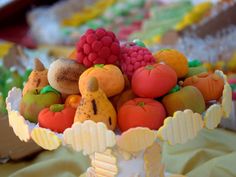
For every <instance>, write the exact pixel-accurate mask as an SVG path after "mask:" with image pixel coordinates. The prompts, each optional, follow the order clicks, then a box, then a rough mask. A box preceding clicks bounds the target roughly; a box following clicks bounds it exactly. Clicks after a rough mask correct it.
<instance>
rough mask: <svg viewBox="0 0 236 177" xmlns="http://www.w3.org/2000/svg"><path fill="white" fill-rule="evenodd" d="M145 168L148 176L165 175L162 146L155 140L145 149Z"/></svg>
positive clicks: (159, 176) (161, 176) (160, 176)
mask: <svg viewBox="0 0 236 177" xmlns="http://www.w3.org/2000/svg"><path fill="white" fill-rule="evenodd" d="M143 158H144V168H145V172H146V177H157V176H158V177H163V176H164V164H162V162H161V160H162V156H161V146H160V145H159V143H157V142H155V143H153V145H152V146H150V147H148V148H147V149H146V150H145V151H144V155H143Z"/></svg>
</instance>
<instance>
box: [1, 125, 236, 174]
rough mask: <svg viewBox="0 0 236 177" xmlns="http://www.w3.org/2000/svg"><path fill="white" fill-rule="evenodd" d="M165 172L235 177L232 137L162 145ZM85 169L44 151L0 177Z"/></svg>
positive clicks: (235, 140) (203, 135)
mask: <svg viewBox="0 0 236 177" xmlns="http://www.w3.org/2000/svg"><path fill="white" fill-rule="evenodd" d="M163 148H164V151H163V157H164V159H163V160H164V162H165V163H166V164H167V171H168V172H171V173H175V174H185V175H187V176H189V177H235V176H236V133H234V132H230V131H226V130H222V129H217V130H213V131H209V130H206V129H204V130H202V131H201V132H200V133H199V135H198V137H197V138H196V139H194V140H192V141H190V142H188V143H187V144H185V145H176V146H174V147H172V146H169V145H168V144H164V146H163ZM88 166H89V160H88V158H86V157H83V156H82V154H81V153H75V152H73V151H72V150H69V149H66V148H60V149H58V150H56V151H52V152H49V151H45V152H43V153H41V154H39V155H38V156H37V157H36V158H35V159H33V160H30V161H22V162H18V163H8V164H5V165H0V176H1V177H5V176H10V177H39V176H40V177H42V176H43V177H78V176H79V175H80V174H82V172H84V171H85V169H86V168H87V167H88Z"/></svg>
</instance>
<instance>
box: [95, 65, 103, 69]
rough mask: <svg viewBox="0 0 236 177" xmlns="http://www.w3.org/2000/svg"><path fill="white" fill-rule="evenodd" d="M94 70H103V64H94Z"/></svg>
mask: <svg viewBox="0 0 236 177" xmlns="http://www.w3.org/2000/svg"><path fill="white" fill-rule="evenodd" d="M94 67H95V68H103V67H104V64H96V65H94Z"/></svg>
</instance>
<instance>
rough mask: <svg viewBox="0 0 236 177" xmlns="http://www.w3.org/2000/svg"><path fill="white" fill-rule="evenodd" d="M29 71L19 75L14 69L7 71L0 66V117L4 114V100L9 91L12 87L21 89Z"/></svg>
mask: <svg viewBox="0 0 236 177" xmlns="http://www.w3.org/2000/svg"><path fill="white" fill-rule="evenodd" d="M31 71H32V70H31V69H28V70H26V71H25V73H24V74H23V75H20V74H19V73H18V72H17V70H16V69H14V68H11V69H7V68H6V67H4V66H3V65H0V115H4V114H6V105H5V99H6V97H7V95H8V92H9V90H11V89H12V88H13V87H17V88H21V89H22V88H23V84H24V82H26V81H27V79H28V76H29V74H30V73H31Z"/></svg>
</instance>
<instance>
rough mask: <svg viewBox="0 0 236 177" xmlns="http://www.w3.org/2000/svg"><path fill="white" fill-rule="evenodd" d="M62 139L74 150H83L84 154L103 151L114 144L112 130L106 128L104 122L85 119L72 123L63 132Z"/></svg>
mask: <svg viewBox="0 0 236 177" xmlns="http://www.w3.org/2000/svg"><path fill="white" fill-rule="evenodd" d="M63 141H64V143H65V144H66V145H71V146H72V148H73V149H74V150H75V151H81V150H82V151H83V154H84V155H87V154H89V155H90V154H92V153H95V152H103V151H104V150H105V149H106V148H108V147H113V146H114V145H115V144H116V137H115V134H114V132H113V131H111V130H108V129H107V127H106V126H105V124H103V123H101V122H99V123H95V122H93V121H91V120H87V121H85V122H83V123H78V122H76V123H74V124H73V125H72V127H71V128H67V129H66V130H65V131H64V133H63Z"/></svg>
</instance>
